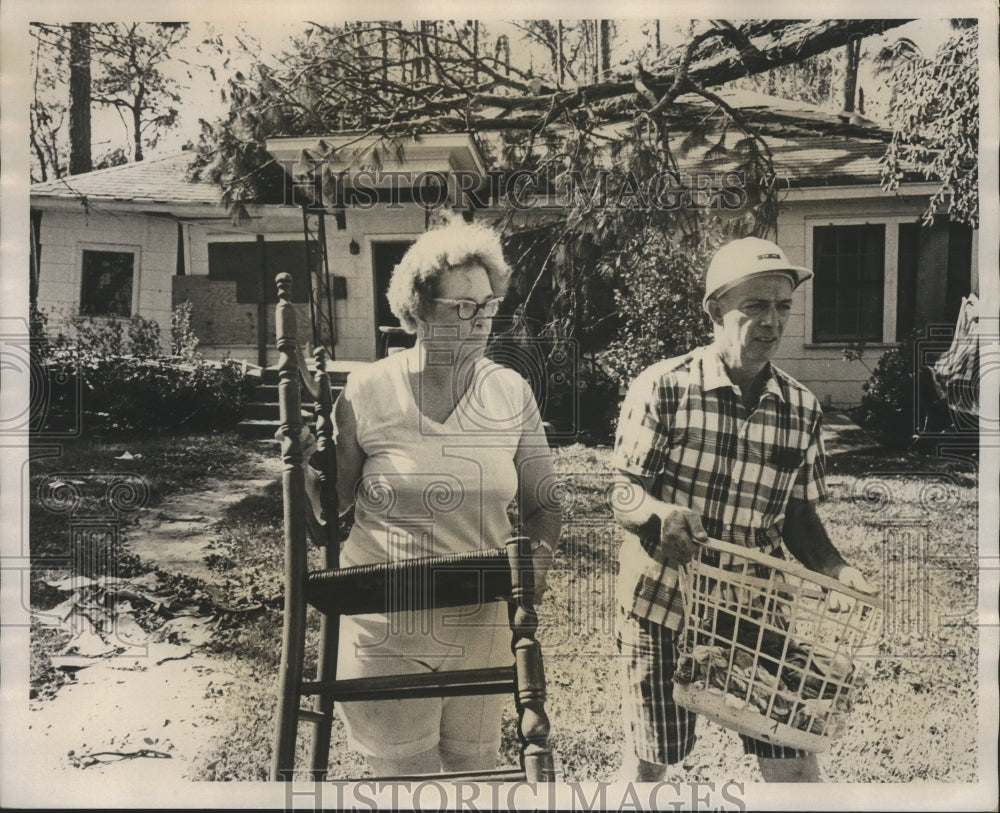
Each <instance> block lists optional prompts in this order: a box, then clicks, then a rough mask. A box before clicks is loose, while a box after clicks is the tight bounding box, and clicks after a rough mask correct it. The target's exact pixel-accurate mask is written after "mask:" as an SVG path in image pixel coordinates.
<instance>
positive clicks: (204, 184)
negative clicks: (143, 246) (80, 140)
mask: <svg viewBox="0 0 1000 813" xmlns="http://www.w3.org/2000/svg"><path fill="white" fill-rule="evenodd" d="M194 158H195V153H193V152H188V151H185V152H179V153H172V154H168V155H164V156H160V157H156V158H148V159H146V160H145V161H139V162H138V163H134V164H123V165H121V166H117V167H108V168H107V169H98V170H95V171H94V172H85V173H82V174H80V175H71V176H67V177H64V178H58V179H57V180H54V181H44V182H42V183H37V184H33V185H32V186H31V189H30V192H31V197H32V199H33V200H35V199H44V198H53V199H73V198H86V199H88V200H105V201H123V202H129V203H139V204H142V203H147V204H153V203H167V204H178V203H180V204H194V205H199V204H200V205H205V206H217V205H218V204H219V198H220V191H221V190H220V189H219V186H218V185H217V184H214V183H212V182H210V181H191V180H188V177H187V172H188V167H190V165H191V163H192V161H194Z"/></svg>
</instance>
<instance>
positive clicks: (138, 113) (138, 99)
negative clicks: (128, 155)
mask: <svg viewBox="0 0 1000 813" xmlns="http://www.w3.org/2000/svg"><path fill="white" fill-rule="evenodd" d="M145 97H146V93H145V90H144V88H143V86H142V85H139V91H138V92H137V93H136V94H135V106H134V107H133V108H132V127H133V130H134V132H135V157H134V159H133V160H135V161H141V160H142V129H141V127H142V109H143V101H144V100H145Z"/></svg>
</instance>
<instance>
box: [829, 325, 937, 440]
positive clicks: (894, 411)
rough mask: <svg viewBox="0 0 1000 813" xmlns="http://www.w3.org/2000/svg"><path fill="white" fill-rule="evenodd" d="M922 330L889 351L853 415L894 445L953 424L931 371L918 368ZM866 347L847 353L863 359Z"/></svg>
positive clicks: (869, 382) (876, 368) (849, 356)
mask: <svg viewBox="0 0 1000 813" xmlns="http://www.w3.org/2000/svg"><path fill="white" fill-rule="evenodd" d="M920 338H921V333H920V331H914V332H913V333H911V334H910V335H909V336H908V337H907V338H906V339H905V340H904V341H903V342H902V343H900V344H899V345H897V346H896V347H893V348H890V349H889V350H886V351H885V352H884V353H883V354H882V357H881V358H880V359H879V361H878V363H877V364H876V365H875V369H874V370H873V371H872V375H871V378H869V379H868V381H867V382H866V383H865V384H863V385H862V389H863V390H864V393H865V394H864V395H863V396H862V398H861V405H860V406H859V407H858V408H857V409H856V410H855V411H854V414H853V416H852V417H854V419H855V420H856V421H857V422H858V423H859V424H860V425H861V426H862V427H864V428H865V429H867V430H868V431H870V432H873V433H874V434H876V435H877V436H878V438H879V440H880V441H881V442H882V443H884V444H886V445H887V446H889V447H892V448H897V449H899V448H904V447H906V446H909V445H911V444H912V443H913V442H914V441H915V440H917V439H918V438H919V436H920V435H921V433H928V432H938V431H941V430H942V429H945V428H946V427H948V426H949V425H950V423H951V420H950V415H949V412H948V407H947V404H945V403H944V402H943V401H942V400H941V398H940V396H938V394H937V393H936V392H935V390H934V386H933V383H932V381H931V379H930V375H929V370H927V369H918V368H917V360H918V355H919V354H918V351H917V342H918V340H919V339H920ZM862 353H863V349H854V348H849V349H848V350H846V351H845V353H844V355H845V357H846V358H848V359H852V360H860V359H861V357H862Z"/></svg>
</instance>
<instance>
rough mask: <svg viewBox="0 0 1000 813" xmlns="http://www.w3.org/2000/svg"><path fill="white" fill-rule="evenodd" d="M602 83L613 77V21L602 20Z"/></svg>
mask: <svg viewBox="0 0 1000 813" xmlns="http://www.w3.org/2000/svg"><path fill="white" fill-rule="evenodd" d="M600 41H601V72H600V76H601V81H604V80H605V79H607V78H608V77H609V76H611V20H601V37H600Z"/></svg>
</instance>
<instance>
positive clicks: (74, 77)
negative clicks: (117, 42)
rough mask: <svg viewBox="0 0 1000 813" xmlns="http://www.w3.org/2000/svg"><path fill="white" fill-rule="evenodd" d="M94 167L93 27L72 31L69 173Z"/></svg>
mask: <svg viewBox="0 0 1000 813" xmlns="http://www.w3.org/2000/svg"><path fill="white" fill-rule="evenodd" d="M93 168H94V164H93V159H92V157H91V153H90V24H89V23H72V24H71V25H70V31H69V174H70V175H79V174H80V173H81V172H90V171H91V170H92V169H93Z"/></svg>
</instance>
